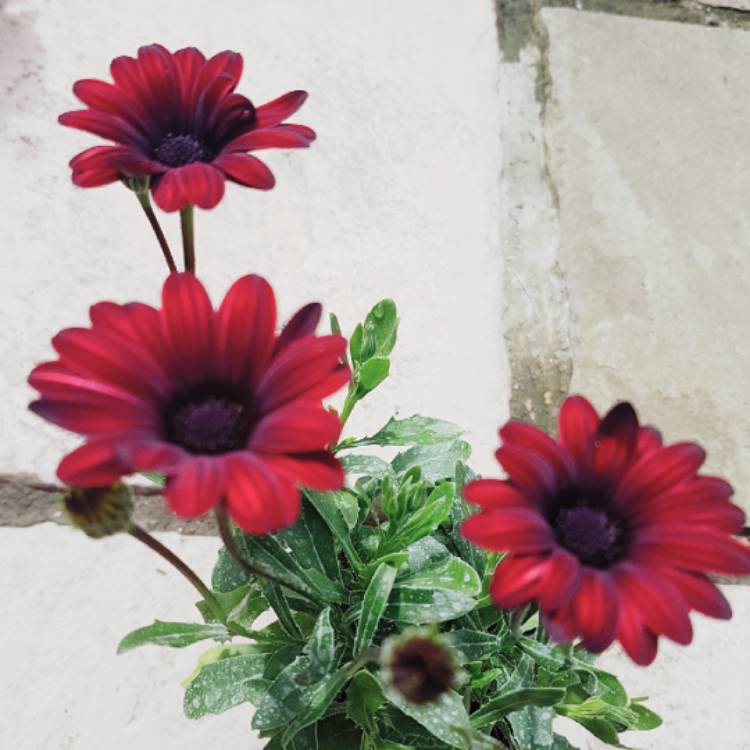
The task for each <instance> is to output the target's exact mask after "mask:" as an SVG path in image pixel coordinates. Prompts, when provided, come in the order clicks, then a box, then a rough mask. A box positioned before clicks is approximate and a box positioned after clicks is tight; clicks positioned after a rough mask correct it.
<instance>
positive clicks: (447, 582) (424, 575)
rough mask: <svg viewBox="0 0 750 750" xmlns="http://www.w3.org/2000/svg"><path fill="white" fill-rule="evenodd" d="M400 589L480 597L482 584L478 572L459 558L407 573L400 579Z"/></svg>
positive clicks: (398, 583) (449, 558) (448, 559)
mask: <svg viewBox="0 0 750 750" xmlns="http://www.w3.org/2000/svg"><path fill="white" fill-rule="evenodd" d="M396 586H397V587H398V588H400V589H405V588H408V589H430V590H434V589H446V590H449V591H456V592H458V593H460V594H466V595H467V596H479V594H480V592H481V590H482V584H481V581H480V580H479V575H477V572H476V570H474V568H472V567H471V565H469V564H468V563H465V562H464V561H463V560H462V559H461V558H459V557H453V556H451V557H448V558H447V559H445V560H441V561H440V562H439V563H437V564H435V565H433V566H432V567H429V568H423V569H422V570H419V571H417V572H414V573H411V572H410V573H407V574H406V575H405V576H403V577H401V578H399V579H398V581H397V582H396Z"/></svg>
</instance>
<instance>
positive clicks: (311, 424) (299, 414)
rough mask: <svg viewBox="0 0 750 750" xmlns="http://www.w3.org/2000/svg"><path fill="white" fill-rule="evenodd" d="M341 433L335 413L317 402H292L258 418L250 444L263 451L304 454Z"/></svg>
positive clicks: (315, 449) (325, 444) (329, 441)
mask: <svg viewBox="0 0 750 750" xmlns="http://www.w3.org/2000/svg"><path fill="white" fill-rule="evenodd" d="M340 434H341V420H340V419H339V418H338V416H336V414H334V413H333V412H330V411H328V410H327V409H324V408H323V406H322V405H320V404H315V403H307V402H294V401H293V402H291V403H289V404H286V405H284V406H282V407H280V408H278V409H275V410H274V411H272V412H270V413H269V414H267V415H266V416H265V417H263V418H262V419H261V421H260V422H259V423H258V424H257V425H256V426H255V429H254V430H253V433H252V435H251V437H250V442H249V446H250V447H251V448H253V449H254V450H257V451H261V452H263V453H304V452H308V451H318V450H322V449H323V448H325V447H326V446H328V445H331V444H333V443H335V442H336V440H338V437H339V435H340Z"/></svg>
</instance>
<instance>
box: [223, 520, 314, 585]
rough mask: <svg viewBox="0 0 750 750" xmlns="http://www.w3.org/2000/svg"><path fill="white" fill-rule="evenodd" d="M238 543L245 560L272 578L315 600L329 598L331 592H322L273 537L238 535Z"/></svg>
mask: <svg viewBox="0 0 750 750" xmlns="http://www.w3.org/2000/svg"><path fill="white" fill-rule="evenodd" d="M236 542H237V546H238V547H239V549H240V552H241V554H242V555H243V556H244V557H245V559H247V560H252V562H253V565H254V566H255V567H256V568H259V569H260V570H262V571H264V572H267V573H268V575H269V577H270V578H275V579H277V580H280V581H283V582H285V583H288V584H290V585H291V586H292V588H297V589H300V590H302V591H304V592H305V593H306V594H308V595H309V596H310V597H311V598H312V599H314V600H315V599H318V598H326V597H327V593H329V592H323V591H320V590H319V589H318V588H317V587H316V586H315V585H314V584H313V582H312V581H311V580H310V578H309V577H308V576H307V575H306V574H305V571H304V570H303V569H302V567H301V566H300V564H299V563H298V562H297V561H296V560H295V559H294V558H293V557H292V556H291V555H290V554H289V553H288V552H287V551H286V550H285V549H284V547H283V546H282V545H281V544H280V543H279V541H278V540H276V539H275V538H274V537H273V536H271V535H268V534H267V535H265V536H252V535H250V534H242V533H238V534H237V536H236Z"/></svg>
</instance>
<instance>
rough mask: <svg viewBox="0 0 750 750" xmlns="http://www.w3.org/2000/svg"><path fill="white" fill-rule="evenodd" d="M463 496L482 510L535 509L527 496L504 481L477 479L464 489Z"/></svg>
mask: <svg viewBox="0 0 750 750" xmlns="http://www.w3.org/2000/svg"><path fill="white" fill-rule="evenodd" d="M463 495H464V498H465V499H466V500H468V501H469V502H470V503H474V504H475V505H478V506H479V507H481V508H482V510H499V509H501V508H533V507H535V506H534V504H533V503H532V502H531V501H530V500H529V498H528V497H527V496H526V495H524V494H523V493H521V492H519V491H518V490H517V489H516V488H515V487H514V486H513V485H512V484H510V483H509V482H506V481H505V480H502V479H475V480H474V481H473V482H469V484H467V485H466V486H465V487H464V489H463Z"/></svg>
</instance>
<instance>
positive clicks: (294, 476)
mask: <svg viewBox="0 0 750 750" xmlns="http://www.w3.org/2000/svg"><path fill="white" fill-rule="evenodd" d="M259 455H260V454H259ZM261 458H262V460H263V461H264V463H266V464H268V465H269V466H270V467H271V468H272V469H273V470H274V471H275V472H276V473H277V474H279V475H281V476H283V477H285V478H286V479H287V480H288V481H290V482H292V483H293V484H296V485H301V486H303V487H309V488H310V489H313V490H319V491H321V492H326V491H333V490H339V489H341V488H342V487H343V486H344V469H343V467H342V466H341V464H340V463H339V461H338V460H337V459H336V458H335V457H334V456H333V454H331V453H328V452H327V451H317V452H314V453H286V454H284V453H269V454H262V455H261Z"/></svg>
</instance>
